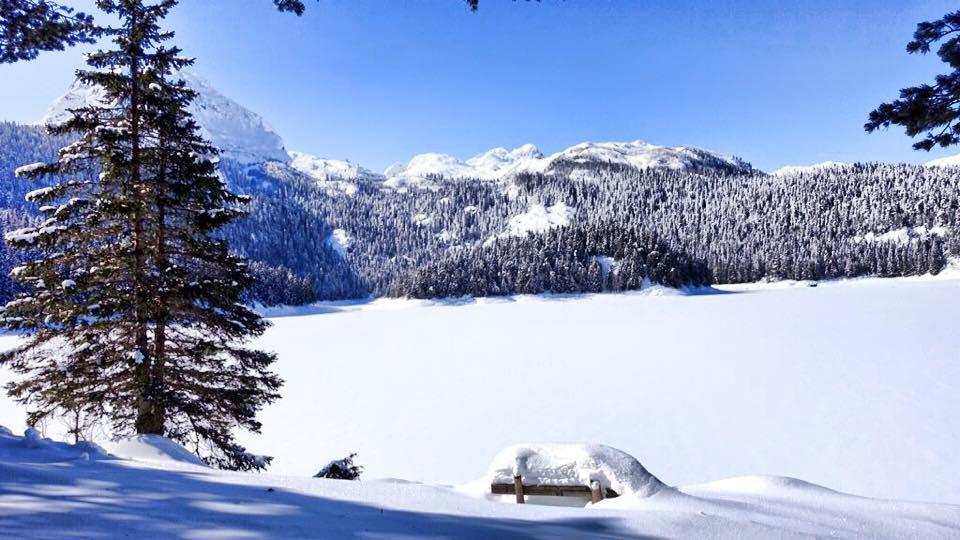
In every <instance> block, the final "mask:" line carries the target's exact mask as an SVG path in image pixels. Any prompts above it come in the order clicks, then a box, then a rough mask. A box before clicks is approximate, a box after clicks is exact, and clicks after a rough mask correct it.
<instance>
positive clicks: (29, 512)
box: [0, 460, 641, 540]
mask: <svg viewBox="0 0 960 540" xmlns="http://www.w3.org/2000/svg"><path fill="white" fill-rule="evenodd" d="M55 469H56V470H51V468H50V465H46V466H33V465H16V466H7V465H4V464H2V463H0V537H2V538H30V537H34V538H113V537H135V538H137V537H138V538H278V537H281V538H283V537H286V538H330V539H341V538H343V539H347V538H358V539H386V538H404V539H409V538H466V539H473V538H477V539H480V538H482V539H488V538H501V539H506V540H513V539H548V538H549V539H552V538H634V539H637V538H641V537H639V536H637V535H632V534H630V533H629V532H627V531H625V530H624V529H622V528H620V527H618V525H617V520H616V519H613V518H609V517H606V518H605V517H602V516H596V517H583V518H575V519H557V520H538V521H527V520H522V519H512V518H504V519H498V518H487V517H471V516H454V515H445V514H441V513H420V512H410V511H404V510H393V509H387V508H379V507H377V506H375V505H372V504H364V503H360V502H354V501H346V500H338V499H333V498H327V497H319V496H311V495H305V494H301V493H296V492H292V491H286V490H284V489H282V488H279V487H277V488H267V487H266V486H264V487H260V486H249V485H231V484H226V483H221V482H217V481H211V480H208V479H207V478H206V475H205V473H203V472H194V471H181V470H157V469H139V468H132V467H130V466H127V465H124V464H123V463H122V462H111V460H105V461H97V462H85V461H71V462H63V463H58V464H56V466H55ZM65 478H66V479H69V480H70V483H68V484H65V483H64V479H65ZM428 493H429V492H428Z"/></svg>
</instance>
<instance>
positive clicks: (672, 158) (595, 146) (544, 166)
mask: <svg viewBox="0 0 960 540" xmlns="http://www.w3.org/2000/svg"><path fill="white" fill-rule="evenodd" d="M589 164H615V165H623V166H627V167H633V168H635V169H651V168H663V169H674V170H697V171H708V170H724V171H736V172H750V171H752V170H753V168H752V167H751V166H750V164H749V163H746V162H744V161H742V160H740V159H738V158H735V157H733V156H728V155H725V154H719V153H716V152H711V151H709V150H704V149H701V148H696V147H693V146H673V147H667V146H658V145H655V144H650V143H645V142H643V141H631V142H603V143H594V142H584V143H580V144H578V145H575V146H572V147H570V148H567V149H566V150H562V151H560V152H557V153H555V154H551V155H549V156H544V155H543V153H541V152H540V150H539V149H538V148H537V147H536V146H534V145H532V144H525V145H523V146H520V147H518V148H515V149H513V150H507V149H506V148H494V149H492V150H488V151H486V152H484V153H482V154H479V155H477V156H474V157H472V158H470V159H467V160H465V161H462V160H460V159H457V158H455V157H453V156H450V155H448V154H439V153H428V154H420V155H418V156H414V158H413V159H411V160H410V161H408V162H407V163H398V164H396V165H394V166H392V167H390V168H388V169H387V170H386V171H385V172H384V175H385V176H386V177H387V184H388V185H393V186H405V185H409V184H418V183H422V182H423V181H425V180H426V179H427V178H428V177H429V176H443V177H444V178H447V179H457V178H476V179H480V180H502V179H505V178H509V177H511V176H513V175H516V174H519V173H551V172H554V171H555V170H556V169H557V168H558V167H561V166H574V167H577V166H584V165H589Z"/></svg>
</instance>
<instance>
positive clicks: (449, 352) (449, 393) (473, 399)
mask: <svg viewBox="0 0 960 540" xmlns="http://www.w3.org/2000/svg"><path fill="white" fill-rule="evenodd" d="M725 289H727V290H725V291H718V292H717V293H715V294H695V295H678V294H675V293H672V291H666V290H660V289H654V290H653V291H652V292H648V293H643V292H641V293H633V294H619V295H594V296H576V297H519V298H513V299H481V300H477V301H463V302H423V301H412V300H379V301H376V302H372V303H368V304H332V305H318V306H312V307H310V308H298V309H297V310H291V312H290V314H289V315H288V316H275V317H274V318H273V322H274V326H273V328H271V329H270V330H269V331H268V332H267V334H266V335H265V336H264V337H263V338H262V339H261V340H260V342H259V343H258V345H259V346H260V347H263V348H266V349H271V350H274V351H276V352H277V353H278V355H279V362H278V363H277V370H278V371H279V373H280V374H281V375H282V376H283V378H284V379H285V380H286V385H285V387H284V388H283V391H282V393H283V399H281V400H280V401H279V402H277V403H276V404H274V405H272V406H270V407H269V408H267V409H266V410H265V411H264V412H263V413H262V414H261V416H260V418H261V420H262V421H263V425H264V429H263V433H262V434H261V435H252V436H244V437H243V440H244V442H245V443H247V444H248V445H249V447H250V449H251V450H253V451H255V452H258V453H265V454H269V455H273V456H275V458H276V459H275V461H274V464H273V466H272V467H271V472H273V473H278V474H288V475H299V476H304V475H312V474H314V473H315V472H316V471H317V469H319V468H320V467H321V466H322V465H323V464H325V463H326V462H327V461H329V460H331V459H333V458H338V457H342V456H344V455H346V454H347V453H349V452H353V451H356V452H358V453H359V458H358V460H359V462H360V463H361V464H363V465H365V466H366V474H365V477H367V478H376V477H396V478H403V479H407V480H419V481H425V482H430V483H439V484H460V483H464V482H467V481H470V480H474V479H476V478H479V477H481V476H483V475H484V473H485V472H486V468H487V465H488V464H489V462H490V460H491V458H492V457H493V456H494V455H495V454H496V453H497V451H498V450H500V449H501V448H503V447H506V446H509V445H511V444H514V443H517V442H523V441H589V442H597V443H604V444H608V445H611V446H614V447H617V448H620V449H622V450H624V451H626V452H629V453H630V454H632V455H634V456H636V457H637V458H638V459H639V460H640V461H641V462H642V463H643V465H644V466H646V468H647V469H648V470H649V471H650V472H652V473H653V474H655V475H657V476H658V477H659V478H660V479H661V480H663V481H664V482H666V483H667V484H670V485H687V484H695V483H701V482H708V481H713V480H718V479H723V478H729V477H734V476H740V475H758V474H764V475H778V476H790V477H796V478H802V479H803V480H806V481H809V482H814V483H816V484H820V485H823V486H826V487H829V488H833V489H837V490H841V491H845V492H849V493H854V494H859V495H867V496H871V497H881V498H896V499H906V500H920V501H935V502H949V503H960V482H957V479H958V478H960V453H958V452H957V449H958V448H960V393H958V392H957V384H958V382H960V339H958V327H957V306H958V305H960V279H955V278H954V279H951V278H949V277H944V278H913V279H911V278H905V279H893V280H879V279H866V280H855V281H848V282H840V283H825V284H821V285H820V286H819V287H816V288H808V287H803V286H787V285H784V284H773V285H766V286H739V287H726V288H725ZM656 293H662V294H656ZM278 313H280V312H279V311H275V312H274V314H278ZM15 339H16V338H15V337H12V336H6V337H4V338H2V340H3V341H2V343H0V344H2V345H5V346H9V345H12V343H13V341H14V340H15ZM2 377H3V379H6V378H8V377H9V374H7V373H4V374H3V375H2ZM0 419H2V420H0V424H2V425H6V426H7V427H10V428H12V429H13V430H14V431H15V432H19V431H20V430H22V428H23V413H22V411H20V410H19V409H17V408H16V406H15V405H13V404H11V403H10V402H9V401H8V400H7V398H2V401H0Z"/></svg>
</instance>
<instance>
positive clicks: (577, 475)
mask: <svg viewBox="0 0 960 540" xmlns="http://www.w3.org/2000/svg"><path fill="white" fill-rule="evenodd" d="M516 476H520V477H522V479H523V483H524V484H529V485H535V484H540V485H551V486H591V485H592V484H593V482H598V483H599V484H600V486H602V487H604V488H610V489H612V490H614V491H616V492H617V494H619V495H629V496H636V497H649V496H651V495H654V494H656V493H657V492H659V491H660V490H662V489H663V488H664V487H665V486H664V484H663V482H661V481H660V480H659V479H657V477H656V476H654V475H652V474H650V473H649V472H647V470H646V469H645V468H644V467H643V465H641V464H640V462H639V461H637V459H636V458H634V457H633V456H631V455H630V454H627V453H626V452H623V451H621V450H617V449H616V448H611V447H609V446H605V445H602V444H580V443H536V444H530V443H525V444H517V445H514V446H510V447H508V448H505V449H504V450H502V451H500V453H499V454H497V456H496V457H495V458H493V462H492V463H491V464H490V469H489V471H488V472H487V478H488V480H489V483H491V484H512V483H513V479H514V477H516Z"/></svg>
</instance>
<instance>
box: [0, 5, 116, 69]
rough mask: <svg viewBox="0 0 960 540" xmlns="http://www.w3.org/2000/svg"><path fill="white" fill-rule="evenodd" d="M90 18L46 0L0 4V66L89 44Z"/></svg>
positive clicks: (93, 31) (91, 34)
mask: <svg viewBox="0 0 960 540" xmlns="http://www.w3.org/2000/svg"><path fill="white" fill-rule="evenodd" d="M98 33H99V31H98V29H97V28H96V26H95V25H94V24H93V17H91V16H90V15H87V14H85V13H82V12H75V11H74V10H73V9H71V8H69V7H67V6H63V5H60V4H58V3H56V2H49V1H47V0H0V62H2V63H7V64H9V63H13V62H17V61H20V60H33V59H34V58H36V57H37V55H38V54H40V52H41V51H60V50H63V49H65V48H66V47H69V46H73V45H76V44H78V43H92V42H93V41H94V39H95V38H96V36H97V35H98Z"/></svg>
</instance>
